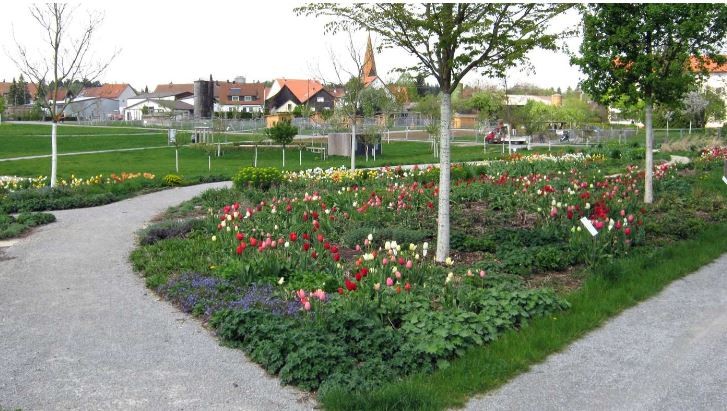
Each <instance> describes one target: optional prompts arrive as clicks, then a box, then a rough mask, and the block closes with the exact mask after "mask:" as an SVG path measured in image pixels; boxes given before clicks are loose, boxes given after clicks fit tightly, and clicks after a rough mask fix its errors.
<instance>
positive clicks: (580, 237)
mask: <svg viewBox="0 0 727 411" xmlns="http://www.w3.org/2000/svg"><path fill="white" fill-rule="evenodd" d="M604 161H606V160H605V158H604V157H602V156H590V157H588V156H568V157H564V158H561V159H554V158H551V157H549V156H541V158H538V157H536V158H534V159H531V160H529V161H523V160H522V159H518V160H517V161H494V162H489V163H486V164H482V165H476V166H456V167H453V170H452V176H453V180H454V182H453V187H452V194H451V201H452V227H451V228H452V248H453V250H452V251H453V253H452V257H451V258H449V259H447V261H446V262H445V263H443V264H437V263H435V262H434V260H433V250H434V249H435V241H436V238H435V236H434V234H435V232H436V222H435V215H436V214H435V212H436V211H435V208H436V204H437V197H438V184H437V179H438V173H437V172H436V169H432V168H430V169H413V170H403V169H401V168H394V169H383V170H357V171H355V172H351V171H347V170H341V169H337V170H321V169H318V170H309V171H306V172H302V173H289V174H287V175H286V177H285V179H284V181H283V182H282V183H281V185H280V186H272V187H271V188H270V189H269V190H268V191H265V190H262V189H256V188H254V187H253V186H251V185H243V187H242V188H243V191H241V192H238V191H235V190H222V191H217V192H216V194H214V195H212V194H208V195H206V196H205V198H202V200H201V201H206V203H204V205H205V206H207V207H210V208H209V217H208V220H207V222H206V223H205V224H204V226H201V227H196V228H194V229H190V230H191V231H185V232H184V233H183V234H180V235H179V236H178V237H174V238H165V239H163V240H160V241H158V242H155V243H154V244H150V245H147V246H144V247H142V248H140V249H138V250H136V251H135V252H134V254H133V256H132V258H133V261H134V264H135V266H136V268H137V269H139V270H141V271H142V272H143V274H144V275H145V276H146V277H147V281H148V284H149V285H150V286H151V287H153V288H155V289H156V290H157V291H158V292H159V293H160V294H162V295H163V296H165V297H166V298H168V299H169V300H171V301H174V302H176V303H177V304H178V305H179V306H180V308H182V309H183V310H185V311H187V312H190V313H193V314H195V315H199V316H201V317H202V318H203V319H205V320H209V321H210V324H211V325H212V326H213V327H214V328H215V330H216V331H217V333H218V335H219V336H220V337H221V338H223V339H224V340H225V341H227V342H229V343H231V344H234V345H236V346H239V347H240V348H242V349H244V350H245V351H246V352H247V353H248V355H249V356H250V358H251V359H253V360H254V361H256V362H258V363H260V364H261V365H262V366H263V367H264V368H265V369H267V370H268V371H269V372H271V373H274V374H277V375H279V376H280V378H281V381H282V382H284V383H290V384H295V385H298V386H300V387H301V388H304V389H308V390H323V391H326V390H328V389H329V388H332V387H343V388H345V389H347V390H366V389H370V388H373V387H377V386H381V385H384V384H386V383H387V382H390V381H393V380H396V379H398V378H401V377H403V376H406V375H409V374H411V373H414V372H420V371H432V370H434V369H437V368H444V367H447V366H448V365H449V362H450V361H452V360H453V359H455V358H457V357H458V356H460V355H462V353H463V352H464V351H465V350H467V349H468V348H470V347H474V346H477V345H481V344H485V343H487V342H488V341H491V340H493V339H494V338H496V337H497V336H498V335H499V334H500V333H502V332H504V331H505V330H508V329H512V328H519V327H522V326H524V325H525V324H526V323H527V322H528V320H530V319H532V318H536V317H540V316H544V315H549V314H552V313H554V312H557V311H560V310H565V309H567V308H568V303H567V302H566V301H565V300H564V299H563V297H562V296H560V295H558V294H556V293H555V292H553V291H552V290H549V289H546V288H528V287H526V285H525V281H524V280H525V279H528V278H530V277H531V276H533V275H535V274H537V273H548V272H554V271H560V272H565V271H568V270H573V269H574V268H578V267H583V266H587V267H592V268H593V269H594V271H595V270H596V269H602V267H608V262H609V261H610V260H612V259H615V258H619V257H620V256H623V255H626V254H629V253H632V252H634V251H635V250H638V249H639V247H642V246H649V245H650V244H653V241H654V239H653V238H651V237H649V236H648V235H647V232H648V230H649V229H650V228H652V227H654V231H655V232H658V230H657V229H656V227H659V226H660V225H661V223H662V221H663V219H665V218H666V216H668V215H672V213H677V212H684V207H683V206H682V208H681V209H679V208H678V206H677V205H676V204H672V203H663V204H662V203H660V204H659V205H658V206H657V207H655V208H654V210H653V211H655V213H653V214H652V213H650V210H647V209H646V208H645V207H644V206H643V205H642V204H641V192H640V190H641V187H642V185H643V175H644V173H643V171H641V170H640V169H639V168H638V167H635V166H628V167H625V170H624V171H623V172H622V173H621V174H619V175H617V176H605V175H604V173H602V172H601V169H600V168H601V167H602V165H603V162H604ZM675 176H676V172H675V170H674V169H673V168H671V167H669V166H666V165H660V166H658V167H657V168H656V172H655V178H656V182H655V185H656V187H657V189H658V190H660V191H658V192H659V193H660V194H665V193H669V196H667V195H666V194H665V195H664V197H669V198H676V197H679V195H680V194H679V193H682V194H681V195H682V196H683V195H685V194H684V193H686V191H684V186H683V185H684V184H687V186H688V184H691V183H687V182H683V181H682V182H679V181H680V180H675ZM711 200H713V199H710V201H711ZM705 201H706V199H705ZM710 204H711V205H708V204H706V203H705V204H704V206H705V207H706V206H712V207H713V206H714V203H710ZM701 206H702V204H701V203H700V204H697V203H695V205H694V207H697V208H699V207H701ZM719 208H720V210H724V208H725V207H722V205H720V206H719ZM584 217H585V218H586V219H587V220H589V221H590V222H591V224H593V226H594V227H595V228H596V230H597V231H598V233H599V234H598V235H597V236H596V237H595V238H593V237H592V236H591V235H590V234H588V233H587V231H586V230H585V229H584V228H583V226H582V225H581V223H580V222H579V220H580V219H581V218H584ZM710 218H715V219H727V215H725V213H724V212H723V211H720V213H718V214H714V216H713V217H710ZM675 227H676V225H674V226H669V227H668V228H667V229H668V230H672V229H675ZM671 234H672V231H662V232H661V235H664V236H666V235H671ZM181 237H184V238H181ZM605 274H608V273H605Z"/></svg>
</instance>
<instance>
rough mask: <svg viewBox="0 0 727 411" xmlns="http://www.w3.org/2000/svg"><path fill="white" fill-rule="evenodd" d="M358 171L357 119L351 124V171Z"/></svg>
mask: <svg viewBox="0 0 727 411" xmlns="http://www.w3.org/2000/svg"><path fill="white" fill-rule="evenodd" d="M355 169H356V119H355V118H354V119H353V121H352V122H351V170H355Z"/></svg>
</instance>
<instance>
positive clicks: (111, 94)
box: [80, 83, 129, 99]
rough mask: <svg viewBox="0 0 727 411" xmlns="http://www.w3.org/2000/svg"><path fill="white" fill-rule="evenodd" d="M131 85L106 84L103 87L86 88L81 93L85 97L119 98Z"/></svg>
mask: <svg viewBox="0 0 727 411" xmlns="http://www.w3.org/2000/svg"><path fill="white" fill-rule="evenodd" d="M127 87H129V85H128V84H126V83H122V84H104V85H102V86H101V87H89V88H86V89H84V90H83V91H82V92H81V93H80V95H81V96H83V97H98V98H108V99H117V98H119V96H121V93H123V92H124V90H126V88H127Z"/></svg>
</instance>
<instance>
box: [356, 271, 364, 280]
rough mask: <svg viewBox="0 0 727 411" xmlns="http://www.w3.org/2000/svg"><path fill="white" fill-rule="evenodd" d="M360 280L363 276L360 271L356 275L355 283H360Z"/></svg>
mask: <svg viewBox="0 0 727 411" xmlns="http://www.w3.org/2000/svg"><path fill="white" fill-rule="evenodd" d="M362 278H363V274H361V271H359V272H357V273H356V281H361V279H362Z"/></svg>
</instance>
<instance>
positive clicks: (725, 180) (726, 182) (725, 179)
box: [722, 176, 727, 184]
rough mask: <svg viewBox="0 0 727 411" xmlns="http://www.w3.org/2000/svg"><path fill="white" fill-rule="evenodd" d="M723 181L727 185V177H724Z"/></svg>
mask: <svg viewBox="0 0 727 411" xmlns="http://www.w3.org/2000/svg"><path fill="white" fill-rule="evenodd" d="M722 181H724V183H725V184H727V176H722Z"/></svg>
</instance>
